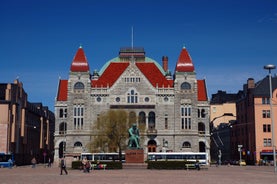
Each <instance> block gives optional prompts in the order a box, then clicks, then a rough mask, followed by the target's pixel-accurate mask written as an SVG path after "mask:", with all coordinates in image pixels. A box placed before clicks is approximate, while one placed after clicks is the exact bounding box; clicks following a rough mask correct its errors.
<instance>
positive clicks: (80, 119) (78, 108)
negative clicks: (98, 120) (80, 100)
mask: <svg viewBox="0 0 277 184" xmlns="http://www.w3.org/2000/svg"><path fill="white" fill-rule="evenodd" d="M73 119H74V129H75V130H79V129H83V125H84V105H74V114H73Z"/></svg>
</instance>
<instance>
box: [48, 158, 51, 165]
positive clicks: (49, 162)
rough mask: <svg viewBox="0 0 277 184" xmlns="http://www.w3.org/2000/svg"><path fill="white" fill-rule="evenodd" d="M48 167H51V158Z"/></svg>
mask: <svg viewBox="0 0 277 184" xmlns="http://www.w3.org/2000/svg"><path fill="white" fill-rule="evenodd" d="M48 167H51V158H49V159H48Z"/></svg>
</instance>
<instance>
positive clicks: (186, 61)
mask: <svg viewBox="0 0 277 184" xmlns="http://www.w3.org/2000/svg"><path fill="white" fill-rule="evenodd" d="M175 72H194V65H193V63H192V59H191V57H190V55H189V53H188V51H187V49H186V48H185V47H183V48H182V51H181V53H180V56H179V59H178V62H177V64H176V67H175Z"/></svg>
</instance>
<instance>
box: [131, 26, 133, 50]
mask: <svg viewBox="0 0 277 184" xmlns="http://www.w3.org/2000/svg"><path fill="white" fill-rule="evenodd" d="M131 46H132V50H133V48H134V27H133V26H132V29H131Z"/></svg>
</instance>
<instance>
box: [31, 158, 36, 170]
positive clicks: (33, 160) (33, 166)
mask: <svg viewBox="0 0 277 184" xmlns="http://www.w3.org/2000/svg"><path fill="white" fill-rule="evenodd" d="M31 164H32V168H35V167H36V164H37V160H36V158H35V157H33V159H32V160H31Z"/></svg>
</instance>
